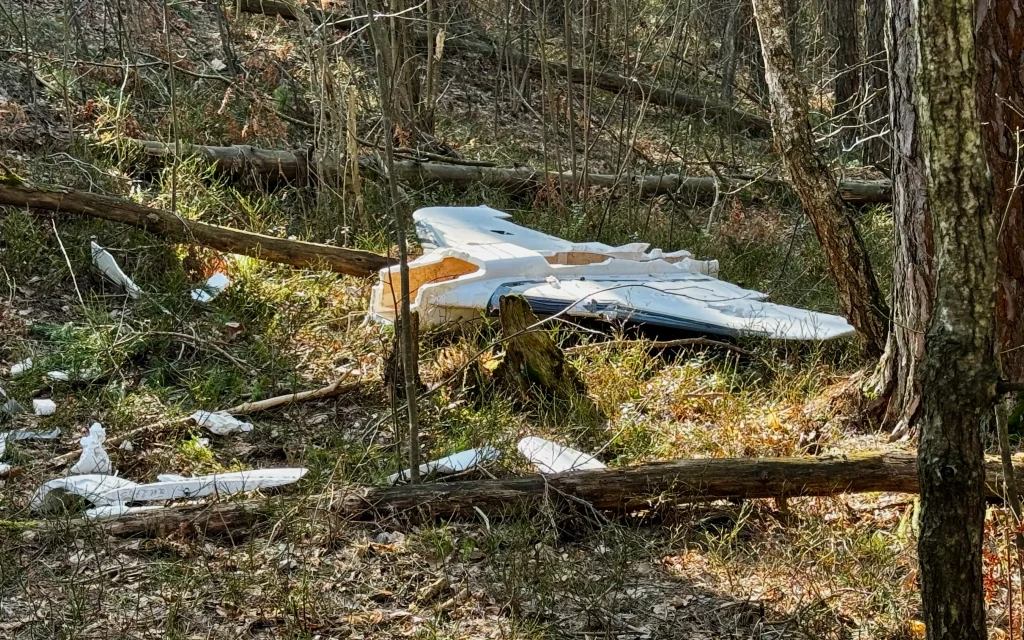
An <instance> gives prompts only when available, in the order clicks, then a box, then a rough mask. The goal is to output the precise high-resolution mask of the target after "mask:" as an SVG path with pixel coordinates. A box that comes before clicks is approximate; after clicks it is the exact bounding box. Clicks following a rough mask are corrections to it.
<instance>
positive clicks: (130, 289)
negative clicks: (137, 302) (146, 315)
mask: <svg viewBox="0 0 1024 640" xmlns="http://www.w3.org/2000/svg"><path fill="white" fill-rule="evenodd" d="M89 246H90V247H91V248H92V263H93V265H95V267H96V268H97V269H99V271H100V273H102V274H103V275H104V276H105V277H106V278H107V280H110V281H111V282H113V283H114V284H116V285H117V286H119V287H121V288H122V289H124V291H125V293H127V294H128V295H129V296H131V297H132V298H138V297H139V296H140V295H142V289H140V288H139V286H138V285H137V284H135V283H134V282H133V281H132V279H131V278H129V277H128V275H127V274H125V272H124V271H122V270H121V265H119V264H117V260H115V259H114V256H112V255H110V252H109V251H107V250H106V249H104V248H103V247H101V246H100V245H98V244H96V241H95V240H90V241H89Z"/></svg>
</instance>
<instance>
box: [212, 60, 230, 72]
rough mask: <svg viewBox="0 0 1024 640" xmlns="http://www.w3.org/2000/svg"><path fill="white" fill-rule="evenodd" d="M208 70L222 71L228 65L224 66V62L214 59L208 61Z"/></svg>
mask: <svg viewBox="0 0 1024 640" xmlns="http://www.w3.org/2000/svg"><path fill="white" fill-rule="evenodd" d="M210 68H211V69H213V70H214V71H223V70H225V69H227V68H228V65H226V64H224V61H223V60H221V59H220V58H214V59H213V60H210Z"/></svg>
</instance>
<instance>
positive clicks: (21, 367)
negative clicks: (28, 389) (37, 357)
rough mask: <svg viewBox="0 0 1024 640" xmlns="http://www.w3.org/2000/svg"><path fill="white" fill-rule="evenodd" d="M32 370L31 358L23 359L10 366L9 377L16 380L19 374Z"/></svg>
mask: <svg viewBox="0 0 1024 640" xmlns="http://www.w3.org/2000/svg"><path fill="white" fill-rule="evenodd" d="M31 368H32V358H25V359H24V360H22V361H21V362H16V363H14V364H12V365H11V377H12V378H17V377H18V376H20V375H21V374H23V373H25V372H26V371H28V370H29V369H31Z"/></svg>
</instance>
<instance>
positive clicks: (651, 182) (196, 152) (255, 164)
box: [137, 140, 891, 204]
mask: <svg viewBox="0 0 1024 640" xmlns="http://www.w3.org/2000/svg"><path fill="white" fill-rule="evenodd" d="M137 142H138V144H139V146H140V148H141V150H142V162H143V163H144V164H145V165H146V166H147V167H149V168H151V169H156V168H159V167H161V166H164V165H165V164H166V163H167V162H168V161H169V159H170V158H172V157H173V155H174V145H171V144H167V143H164V142H156V141H152V140H139V141H137ZM181 152H182V154H183V155H186V156H199V157H201V158H204V159H205V160H206V161H207V162H209V163H210V164H211V165H213V167H214V168H215V169H216V170H217V172H218V173H220V174H222V175H226V176H233V177H244V176H252V177H257V178H263V179H267V180H287V181H304V180H305V179H306V177H307V176H308V175H309V174H310V173H311V172H312V173H315V174H316V175H318V176H319V177H320V178H322V179H333V178H337V177H340V176H341V174H342V172H344V170H345V167H344V166H343V165H341V164H338V163H335V162H325V163H320V164H318V165H315V166H311V165H310V163H309V162H308V161H307V159H306V156H305V155H304V154H301V153H293V152H291V151H284V150H274V149H259V148H256V147H250V146H247V145H236V146H231V147H211V146H200V145H181ZM359 164H360V170H361V171H363V172H368V173H371V174H372V173H374V172H376V171H378V166H377V165H376V163H375V162H374V161H373V159H372V158H360V160H359ZM395 176H396V177H397V178H398V179H399V180H401V181H403V182H408V183H414V184H416V185H423V184H430V183H442V184H449V185H455V186H461V187H468V186H470V185H474V184H482V185H485V186H488V187H493V188H497V189H504V190H509V191H513V192H515V191H523V190H528V189H535V188H538V187H541V186H546V185H549V184H554V185H565V186H572V187H575V186H576V185H577V183H579V182H581V181H582V180H583V177H584V175H583V174H580V173H577V174H574V173H572V172H569V171H564V172H558V171H544V170H542V169H534V168H531V167H475V166H465V165H455V164H445V163H437V162H417V161H415V160H402V161H398V162H395ZM586 184H588V185H590V186H596V187H603V188H608V189H611V188H621V189H629V190H632V191H634V192H638V193H639V194H640V195H643V196H658V195H669V194H676V195H681V196H685V197H691V198H695V199H710V198H714V197H715V196H716V194H717V195H720V194H722V193H723V192H728V191H734V190H739V189H746V188H750V187H753V186H755V185H757V184H764V185H768V186H772V187H783V188H789V186H788V183H787V182H785V181H783V180H774V179H771V178H763V177H762V178H756V177H751V176H722V177H721V178H719V177H716V176H684V175H680V174H676V173H666V174H664V175H656V174H654V175H643V174H626V175H622V176H618V175H614V174H607V173H590V174H587V175H586ZM839 190H840V192H841V193H842V194H843V198H844V199H845V200H846V201H847V202H850V203H851V204H868V203H886V202H889V197H890V193H891V190H890V186H889V181H888V180H876V181H865V180H844V181H842V182H841V183H840V184H839Z"/></svg>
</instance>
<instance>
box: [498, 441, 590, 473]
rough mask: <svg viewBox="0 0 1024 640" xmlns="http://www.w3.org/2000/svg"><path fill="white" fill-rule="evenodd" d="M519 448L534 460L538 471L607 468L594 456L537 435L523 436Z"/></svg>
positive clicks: (524, 454)
mask: <svg viewBox="0 0 1024 640" xmlns="http://www.w3.org/2000/svg"><path fill="white" fill-rule="evenodd" d="M517 448H518V449H519V453H521V454H523V457H524V458H526V459H527V460H529V461H530V462H532V463H533V466H535V467H537V471H540V472H541V473H562V472H565V471H582V470H583V469H605V468H607V467H605V465H604V463H603V462H601V461H600V460H598V459H597V458H595V457H594V456H591V455H587V454H586V453H583V452H582V451H577V450H575V449H571V448H569V447H566V446H563V445H560V444H557V443H555V442H551V441H550V440H545V439H544V438H538V437H537V436H527V437H525V438H523V439H522V440H520V441H519V445H518V446H517Z"/></svg>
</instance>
